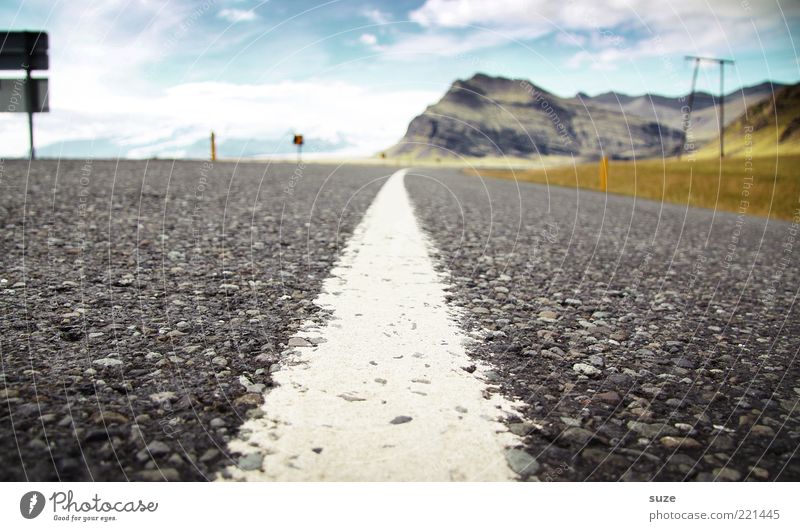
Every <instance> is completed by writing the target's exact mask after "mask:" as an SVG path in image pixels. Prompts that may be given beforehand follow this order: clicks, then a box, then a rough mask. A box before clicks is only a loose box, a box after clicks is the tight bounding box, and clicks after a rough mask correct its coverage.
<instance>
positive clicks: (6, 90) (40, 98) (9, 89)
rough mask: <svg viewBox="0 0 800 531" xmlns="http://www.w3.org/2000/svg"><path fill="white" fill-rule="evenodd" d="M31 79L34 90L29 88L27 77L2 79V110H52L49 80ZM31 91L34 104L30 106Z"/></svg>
mask: <svg viewBox="0 0 800 531" xmlns="http://www.w3.org/2000/svg"><path fill="white" fill-rule="evenodd" d="M31 81H32V82H33V91H29V90H28V88H27V83H28V80H27V79H25V78H20V79H0V112H50V101H49V98H48V97H47V91H48V84H47V80H46V79H35V78H34V79H31ZM31 92H33V99H34V104H33V107H32V108H29V107H28V102H29V101H30V93H31Z"/></svg>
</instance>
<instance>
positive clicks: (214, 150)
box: [211, 131, 217, 162]
mask: <svg viewBox="0 0 800 531" xmlns="http://www.w3.org/2000/svg"><path fill="white" fill-rule="evenodd" d="M216 161H217V142H216V140H215V138H214V131H211V162H216Z"/></svg>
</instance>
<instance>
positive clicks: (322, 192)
mask: <svg viewBox="0 0 800 531" xmlns="http://www.w3.org/2000/svg"><path fill="white" fill-rule="evenodd" d="M392 171H393V170H390V169H381V168H377V167H349V168H346V169H343V168H337V167H334V166H323V165H307V166H297V165H293V164H283V165H276V164H272V165H269V166H268V165H266V164H253V163H250V164H239V165H236V164H234V163H222V162H218V163H215V164H214V165H213V167H211V166H210V165H209V164H208V163H203V162H176V163H173V162H171V161H158V160H152V161H120V162H119V163H117V162H116V161H67V160H64V161H60V162H58V161H37V162H34V163H33V164H32V165H31V166H30V167H29V166H28V162H27V161H3V165H2V175H0V190H2V193H1V194H0V224H1V225H0V226H2V232H0V301H1V302H0V308H2V309H1V310H0V312H1V314H2V318H0V362H1V364H2V366H0V460H1V462H2V466H0V480H25V479H29V480H58V479H60V480H89V479H94V480H125V479H130V480H161V479H169V480H198V479H206V478H211V477H213V474H214V473H215V472H216V471H217V470H219V469H221V468H222V467H224V466H227V465H231V464H235V463H236V462H237V460H238V456H235V455H230V454H229V453H228V451H227V450H226V448H227V442H228V441H229V440H230V439H231V438H232V437H233V436H235V434H236V432H237V430H238V427H239V426H240V425H241V424H242V423H243V422H244V421H245V420H246V419H248V418H251V417H254V416H255V417H257V416H258V415H259V414H261V411H260V409H259V406H260V405H261V403H262V401H263V393H264V391H265V390H266V389H268V388H269V387H270V386H271V385H272V381H271V379H270V371H271V370H272V369H273V368H274V367H276V366H277V365H276V364H278V363H280V361H281V359H282V353H283V352H284V351H285V350H286V349H287V344H288V341H289V337H290V336H291V335H292V333H294V331H295V330H296V329H297V327H299V325H300V324H301V323H302V322H303V321H305V320H307V319H312V320H313V319H322V318H323V316H324V315H323V314H324V312H321V310H320V308H318V307H316V306H315V305H314V304H313V300H314V298H315V297H316V295H317V294H318V291H319V288H320V285H321V282H322V281H323V280H324V279H325V278H326V277H327V275H328V272H329V270H330V268H331V266H332V264H333V262H334V261H335V260H336V258H337V256H338V251H339V247H340V246H341V245H342V244H343V243H344V239H346V237H347V236H348V235H349V234H350V231H352V229H353V228H354V226H355V225H356V224H357V223H358V222H359V221H360V220H361V217H362V216H363V213H364V211H365V210H366V208H367V207H368V206H369V205H370V203H371V202H372V199H373V197H374V196H375V194H376V192H377V190H378V189H379V187H380V185H381V184H382V183H383V181H384V180H385V177H388V175H390V174H391V173H392ZM375 179H379V180H377V181H376V180H375Z"/></svg>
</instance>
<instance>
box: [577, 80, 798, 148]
mask: <svg viewBox="0 0 800 531" xmlns="http://www.w3.org/2000/svg"><path fill="white" fill-rule="evenodd" d="M785 86H786V85H782V84H780V83H770V82H764V83H760V84H758V85H753V86H750V87H742V88H741V89H738V90H735V91H733V92H730V93H728V94H726V95H725V123H726V124H729V123H731V122H733V120H735V119H736V118H737V117H738V116H739V115H741V114H742V113H743V112H744V111H745V109H747V108H748V107H749V106H751V105H755V104H757V103H759V102H761V101H764V100H765V99H767V98H769V97H770V96H771V95H772V94H773V93H774V92H776V91H778V90H780V89H781V88H783V87H785ZM688 100H689V95H688V94H687V95H685V96H684V97H683V99H681V98H675V97H667V96H660V95H657V94H644V95H642V96H628V95H625V94H617V93H614V92H607V93H605V94H599V95H597V96H595V97H591V98H588V99H587V100H585V101H586V102H587V103H588V104H591V105H596V106H600V107H603V108H605V109H609V110H615V111H617V112H624V113H625V114H627V115H634V116H638V117H640V118H644V119H647V120H655V121H657V122H658V123H660V124H661V125H662V126H665V127H670V128H673V129H682V128H683V113H682V112H681V108H682V107H684V106H685V105H687V103H688ZM718 100H719V98H718V96H717V95H713V94H709V93H708V92H696V93H695V95H694V102H693V104H692V107H693V109H692V133H693V135H694V139H695V141H697V142H700V143H704V142H706V141H708V140H711V139H713V138H717V137H718V135H719V115H718V112H719V110H718V108H717V104H718Z"/></svg>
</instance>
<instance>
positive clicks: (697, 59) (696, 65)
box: [678, 55, 734, 158]
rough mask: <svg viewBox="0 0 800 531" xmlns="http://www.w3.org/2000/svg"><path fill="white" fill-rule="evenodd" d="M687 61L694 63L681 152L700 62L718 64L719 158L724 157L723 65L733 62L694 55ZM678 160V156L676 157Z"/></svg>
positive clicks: (688, 57)
mask: <svg viewBox="0 0 800 531" xmlns="http://www.w3.org/2000/svg"><path fill="white" fill-rule="evenodd" d="M685 59H686V60H687V61H694V74H693V75H692V92H691V93H690V94H689V114H688V116H687V118H686V121H685V122H684V124H683V143H682V144H681V151H683V146H684V145H685V143H686V129H687V128H688V125H689V118H690V117H691V115H692V106H693V105H694V89H695V84H696V83H697V71H698V70H699V68H700V63H701V62H702V61H708V62H711V63H718V64H719V157H720V158H722V157H724V156H725V135H724V133H723V130H724V129H725V65H726V64H730V65H732V64H733V63H734V62H733V61H732V60H730V59H718V58H716V57H698V56H696V55H687V56H686V57H685ZM678 158H680V154H679V155H678Z"/></svg>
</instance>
